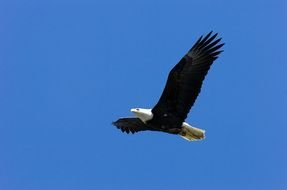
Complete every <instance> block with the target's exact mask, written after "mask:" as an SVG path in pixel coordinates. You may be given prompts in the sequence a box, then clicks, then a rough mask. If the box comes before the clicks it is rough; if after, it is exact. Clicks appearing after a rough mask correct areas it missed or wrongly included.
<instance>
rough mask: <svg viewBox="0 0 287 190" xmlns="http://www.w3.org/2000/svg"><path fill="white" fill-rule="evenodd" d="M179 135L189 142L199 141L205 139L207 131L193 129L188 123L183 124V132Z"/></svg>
mask: <svg viewBox="0 0 287 190" xmlns="http://www.w3.org/2000/svg"><path fill="white" fill-rule="evenodd" d="M179 135H180V136H181V137H182V138H184V139H185V140H188V141H197V140H202V139H204V138H205V130H202V129H199V128H196V127H192V126H191V125H189V124H188V123H186V122H183V123H182V130H181V132H180V133H179Z"/></svg>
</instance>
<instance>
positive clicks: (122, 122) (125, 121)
mask: <svg viewBox="0 0 287 190" xmlns="http://www.w3.org/2000/svg"><path fill="white" fill-rule="evenodd" d="M113 125H114V126H116V127H117V128H118V129H121V130H122V132H126V133H130V132H131V133H136V132H139V131H146V130H150V129H149V128H148V127H147V126H146V124H144V123H143V122H142V121H141V120H140V119H139V118H120V119H118V120H117V121H115V122H113Z"/></svg>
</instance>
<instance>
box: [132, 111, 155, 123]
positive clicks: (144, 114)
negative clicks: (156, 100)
mask: <svg viewBox="0 0 287 190" xmlns="http://www.w3.org/2000/svg"><path fill="white" fill-rule="evenodd" d="M131 112H133V113H134V114H135V115H136V117H138V118H139V119H140V120H141V121H142V122H144V123H145V122H146V121H148V120H151V119H152V117H153V114H152V112H151V109H143V108H132V109H131Z"/></svg>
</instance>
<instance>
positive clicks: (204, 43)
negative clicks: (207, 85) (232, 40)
mask: <svg viewBox="0 0 287 190" xmlns="http://www.w3.org/2000/svg"><path fill="white" fill-rule="evenodd" d="M216 37H217V33H216V34H212V32H210V33H208V34H207V35H206V36H205V37H203V36H201V37H200V38H199V39H198V40H197V41H196V42H195V44H194V45H193V47H192V48H191V49H190V50H189V51H188V52H187V54H186V55H185V56H184V57H183V58H182V59H181V60H180V61H179V62H178V63H177V64H176V65H175V66H174V67H173V69H172V70H171V71H170V73H169V75H168V79H167V82H166V85H165V88H164V90H163V93H162V95H161V97H160V99H159V101H158V102H157V104H156V105H155V106H154V107H153V108H152V109H143V108H133V109H131V110H130V111H131V112H133V113H134V114H135V117H128V118H120V119H118V120H117V121H115V122H113V125H115V126H116V127H117V128H118V129H121V130H122V132H126V133H130V132H131V133H136V132H139V131H161V132H166V133H170V134H176V135H179V136H181V137H183V138H184V139H186V140H188V141H195V140H201V139H204V138H205V131H204V130H202V129H199V128H195V127H193V126H191V125H189V124H188V123H186V122H185V119H186V118H187V115H188V113H189V111H190V108H191V107H192V106H193V104H194V102H195V100H196V98H197V96H198V94H199V93H200V89H201V86H202V82H203V80H204V78H205V76H206V74H207V72H208V70H209V68H210V66H211V65H212V63H213V62H214V60H216V59H217V58H218V55H219V54H220V53H221V52H222V51H223V50H220V48H221V47H222V46H223V45H224V43H220V44H219V42H220V40H221V38H216Z"/></svg>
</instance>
